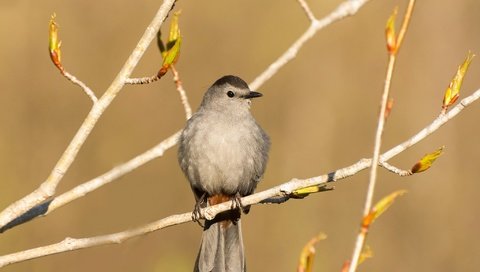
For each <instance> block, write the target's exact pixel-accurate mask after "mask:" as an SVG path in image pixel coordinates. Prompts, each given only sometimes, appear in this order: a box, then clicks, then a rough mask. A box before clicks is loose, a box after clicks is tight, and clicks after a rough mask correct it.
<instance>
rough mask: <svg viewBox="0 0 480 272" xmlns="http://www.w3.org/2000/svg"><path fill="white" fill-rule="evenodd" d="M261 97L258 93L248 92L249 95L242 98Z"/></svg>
mask: <svg viewBox="0 0 480 272" xmlns="http://www.w3.org/2000/svg"><path fill="white" fill-rule="evenodd" d="M261 96H263V94H262V93H259V92H250V93H248V94H246V95H244V96H243V98H246V99H251V98H255V97H261Z"/></svg>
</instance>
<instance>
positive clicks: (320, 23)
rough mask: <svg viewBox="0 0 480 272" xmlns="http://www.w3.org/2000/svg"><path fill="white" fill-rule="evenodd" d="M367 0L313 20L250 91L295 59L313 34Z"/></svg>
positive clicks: (346, 4)
mask: <svg viewBox="0 0 480 272" xmlns="http://www.w3.org/2000/svg"><path fill="white" fill-rule="evenodd" d="M368 1H369V0H349V1H345V2H343V3H341V4H340V5H339V6H338V7H337V8H336V9H335V10H334V11H332V12H331V13H330V14H329V15H327V16H326V17H324V18H322V19H321V20H314V21H312V23H311V24H310V27H309V28H308V29H307V30H306V31H305V32H304V33H303V34H302V36H300V38H298V39H297V40H296V41H295V42H294V43H293V44H292V45H291V46H290V47H289V48H288V49H287V50H286V51H285V52H284V53H283V54H282V55H281V56H280V57H279V58H278V59H277V60H275V62H273V63H272V64H270V65H269V66H268V68H267V69H266V70H265V71H263V72H262V73H261V74H260V75H259V76H258V77H257V78H255V80H253V82H252V83H250V84H249V86H250V88H251V89H252V90H258V87H260V85H262V84H263V83H265V82H266V81H267V80H269V79H270V78H271V77H272V76H273V75H275V74H276V73H277V72H278V71H279V70H280V68H282V67H283V66H285V64H287V63H288V62H289V61H290V60H292V59H293V58H295V56H296V55H297V53H298V51H299V50H300V48H302V46H303V45H304V44H305V43H306V42H307V41H308V40H310V39H311V38H312V37H313V36H315V34H316V33H317V32H318V31H319V30H320V29H323V28H325V27H326V26H328V25H330V24H332V23H333V22H336V21H338V20H341V19H343V18H345V17H347V16H351V15H353V14H355V13H357V11H358V10H359V9H360V8H361V7H362V6H363V5H365V4H366V3H367V2H368Z"/></svg>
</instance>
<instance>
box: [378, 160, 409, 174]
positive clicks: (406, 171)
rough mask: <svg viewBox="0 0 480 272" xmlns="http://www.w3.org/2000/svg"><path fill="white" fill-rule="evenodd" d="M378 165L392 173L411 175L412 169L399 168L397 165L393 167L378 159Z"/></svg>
mask: <svg viewBox="0 0 480 272" xmlns="http://www.w3.org/2000/svg"><path fill="white" fill-rule="evenodd" d="M379 165H380V166H381V167H383V168H385V169H387V170H388V171H390V172H392V173H394V174H397V175H399V176H401V177H406V176H411V175H413V173H412V171H411V170H403V169H400V168H398V167H395V166H393V165H391V164H389V163H387V162H382V161H380V162H379Z"/></svg>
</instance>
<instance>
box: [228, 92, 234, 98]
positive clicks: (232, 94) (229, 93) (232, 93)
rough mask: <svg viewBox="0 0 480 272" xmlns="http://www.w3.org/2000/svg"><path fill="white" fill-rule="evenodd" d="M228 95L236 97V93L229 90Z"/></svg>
mask: <svg viewBox="0 0 480 272" xmlns="http://www.w3.org/2000/svg"><path fill="white" fill-rule="evenodd" d="M227 95H228V97H230V98H231V97H234V96H235V93H234V92H232V91H228V92H227Z"/></svg>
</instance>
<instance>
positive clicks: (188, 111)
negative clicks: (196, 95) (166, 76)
mask: <svg viewBox="0 0 480 272" xmlns="http://www.w3.org/2000/svg"><path fill="white" fill-rule="evenodd" d="M172 73H173V81H174V82H175V85H176V86H177V91H178V93H179V94H180V101H181V102H182V105H183V109H184V110H185V117H186V119H187V120H188V119H190V117H192V107H191V106H190V103H189V102H188V97H187V92H186V91H185V89H184V88H183V84H182V81H181V80H180V75H179V74H178V71H177V69H175V66H174V65H172Z"/></svg>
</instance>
